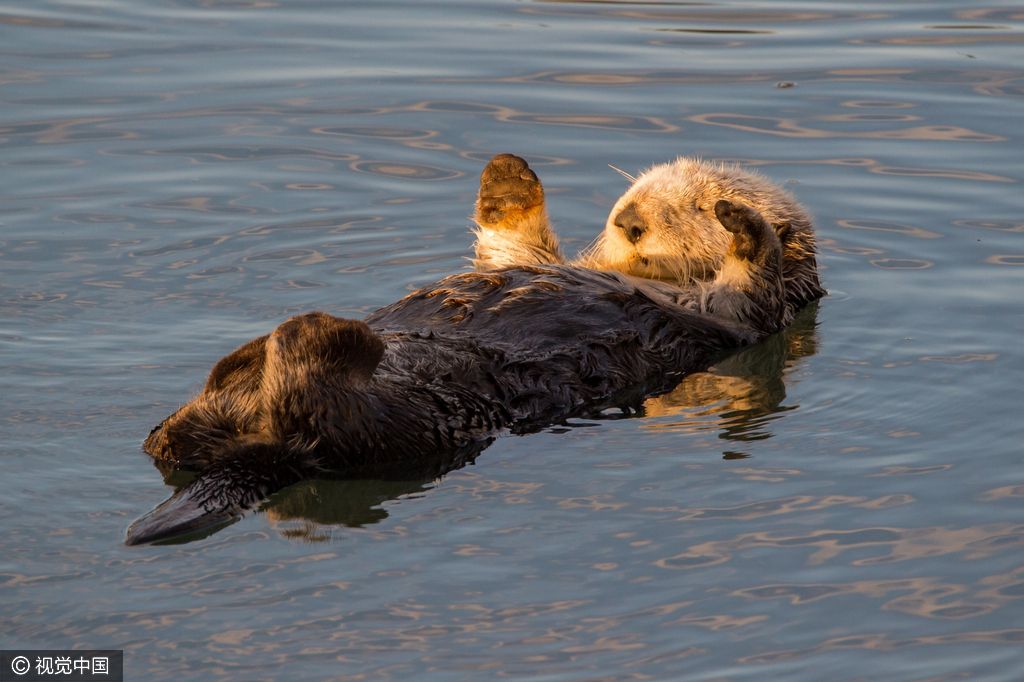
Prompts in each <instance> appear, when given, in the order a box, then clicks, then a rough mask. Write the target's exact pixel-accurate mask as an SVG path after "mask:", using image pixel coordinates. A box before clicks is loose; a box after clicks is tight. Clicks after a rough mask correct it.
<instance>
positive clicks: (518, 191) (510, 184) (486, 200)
mask: <svg viewBox="0 0 1024 682" xmlns="http://www.w3.org/2000/svg"><path fill="white" fill-rule="evenodd" d="M543 205H544V188H543V187H541V184H540V180H539V179H537V174H536V173H534V172H533V171H532V170H530V166H529V165H528V164H527V163H526V161H524V160H523V159H521V158H519V157H518V156H514V155H512V154H498V155H497V156H495V157H494V158H493V159H491V162H490V163H489V164H487V167H486V168H484V172H483V173H481V174H480V195H479V199H478V200H477V202H476V216H475V219H476V222H477V223H479V224H480V225H486V226H488V227H501V226H502V223H505V222H507V221H509V220H510V219H512V218H516V217H518V216H521V215H523V214H524V213H527V212H529V211H531V210H532V209H535V208H538V207H542V206H543Z"/></svg>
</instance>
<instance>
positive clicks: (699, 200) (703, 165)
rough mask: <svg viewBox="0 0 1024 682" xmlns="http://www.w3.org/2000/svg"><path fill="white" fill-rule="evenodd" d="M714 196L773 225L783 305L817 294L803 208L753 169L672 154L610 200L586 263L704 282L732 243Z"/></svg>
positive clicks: (810, 236)
mask: <svg viewBox="0 0 1024 682" xmlns="http://www.w3.org/2000/svg"><path fill="white" fill-rule="evenodd" d="M722 199H726V200H728V201H731V202H735V203H740V204H744V205H746V206H750V207H751V208H753V209H755V210H756V211H758V212H759V213H760V214H761V215H762V216H763V217H764V219H765V220H766V221H768V223H769V224H771V225H772V226H774V227H775V229H776V233H777V234H778V235H779V240H780V241H781V243H782V250H783V276H784V280H785V283H786V298H787V304H788V306H789V307H790V309H791V310H795V309H797V308H799V307H801V306H802V305H803V304H804V303H807V302H808V301H810V300H813V299H816V298H819V297H820V296H822V295H824V293H825V292H824V290H823V289H822V288H821V286H820V284H819V282H818V266H817V263H816V261H815V257H814V254H815V252H816V249H815V246H814V234H813V227H812V225H811V219H810V216H808V215H807V212H806V211H805V210H804V209H803V208H802V207H801V206H800V205H799V204H798V203H797V202H796V200H795V199H793V197H792V196H790V195H789V193H788V192H786V191H784V190H783V189H781V188H779V187H777V186H776V185H774V184H772V182H771V181H769V180H768V179H767V178H764V177H763V176H761V175H758V174H757V173H751V172H748V171H744V170H742V169H740V168H739V167H738V166H734V165H724V164H713V163H708V162H706V161H702V160H700V159H692V158H679V159H677V160H676V161H675V162H674V163H667V164H663V165H660V166H655V167H654V168H651V169H650V170H648V171H646V172H645V173H643V174H642V175H640V177H638V178H637V179H636V180H635V182H634V183H633V185H632V187H630V188H629V190H627V191H626V193H625V194H623V195H622V197H620V198H619V200H618V201H617V202H615V206H614V207H613V208H612V211H611V214H609V216H608V222H607V223H606V225H605V229H604V232H603V233H602V234H601V236H600V237H599V238H598V240H597V242H596V243H595V244H594V246H593V247H592V248H591V250H590V251H589V252H588V253H587V258H586V264H587V265H589V266H590V267H595V268H601V269H607V270H619V271H620V272H624V273H626V274H629V275H634V276H637V277H645V278H648V279H659V280H664V281H669V282H673V283H676V284H678V285H680V286H687V285H690V284H692V283H693V282H695V281H700V280H706V279H710V278H712V277H714V273H715V271H716V270H717V269H718V268H719V267H720V266H721V264H722V261H723V259H724V258H725V255H726V253H727V251H728V249H729V247H730V245H731V244H732V235H731V234H730V233H729V232H728V231H726V229H725V228H724V227H722V224H721V223H720V222H719V221H718V218H716V217H715V204H716V203H717V202H718V201H719V200H722Z"/></svg>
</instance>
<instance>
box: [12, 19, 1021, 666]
mask: <svg viewBox="0 0 1024 682" xmlns="http://www.w3.org/2000/svg"><path fill="white" fill-rule="evenodd" d="M0 32H2V35H3V39H2V42H0V56H2V61H0V104H2V106H0V166H2V170H0V173H2V178H3V183H2V186H0V272H2V279H0V357H2V367H3V401H2V402H0V420H2V421H0V423H2V426H0V429H2V431H0V434H2V445H0V458H2V459H0V462H2V468H3V472H4V475H3V493H2V495H0V530H2V531H3V533H2V534H0V604H2V608H0V644H2V648H5V649H14V648H36V649H47V648H76V649H83V650H84V649H124V650H125V665H126V670H127V671H128V672H127V676H126V679H132V680H135V679H147V680H178V679H204V680H224V681H227V680H326V679H331V680H356V679H370V678H373V679H416V680H444V681H448V680H480V679H489V678H497V677H504V678H512V679H523V680H559V681H562V680H565V681H583V680H642V679H654V680H688V681H689V680H692V681H695V682H696V681H701V682H711V681H713V680H716V681H717V680H730V681H736V682H738V681H743V680H764V679H769V680H792V681H796V682H802V681H806V682H816V681H818V680H825V679H827V680H835V681H837V682H846V681H849V682H853V681H854V680H876V681H877V680H884V681H892V682H920V681H923V680H961V679H970V680H986V681H989V680H992V681H995V680H1003V681H1010V680H1018V679H1021V678H1024V656H1022V654H1021V651H1022V650H1024V615H1022V614H1024V602H1022V598H1024V520H1022V516H1021V508H1022V498H1024V470H1022V467H1021V464H1022V450H1021V426H1020V425H1021V417H1022V415H1021V407H1020V405H1021V399H1020V386H1021V385H1022V384H1024V372H1022V369H1021V368H1022V367H1024V362H1022V360H1024V357H1022V356H1024V352H1022V350H1021V344H1020V338H1021V336H1022V333H1024V303H1022V300H1024V297H1022V296H1021V291H1022V289H1021V287H1022V284H1024V267H1022V266H1024V213H1022V209H1021V196H1022V194H1021V189H1020V183H1021V181H1022V180H1024V174H1022V172H1021V163H1020V159H1021V158H1024V149H1022V145H1021V139H1020V121H1021V119H1022V114H1024V107H1022V102H1024V100H1022V97H1024V52H1022V50H1021V47H1022V41H1024V11H1022V10H1021V8H1020V6H1019V5H1018V4H1015V3H1011V2H987V3H982V4H975V5H972V6H971V7H970V8H969V9H964V8H963V5H962V3H956V2H951V1H942V0H937V1H934V2H915V3H897V2H884V1H878V2H873V1H867V0H866V1H864V2H796V1H792V2H777V3H754V2H745V1H739V2H730V3H718V2H701V3H689V2H657V3H639V2H614V1H609V2H525V1H524V2H513V1H509V0H501V1H497V0H495V1H491V2H483V1H479V0H475V1H474V2H456V1H450V2H448V1H440V0H438V1H435V2H426V1H424V2H375V3H351V4H349V3H344V2H328V1H327V0H294V1H280V2H272V1H265V0H163V1H159V0H134V1H132V2H129V1H128V0H102V1H101V0H66V1H61V2H57V1H54V2H50V1H40V0H33V1H32V2H28V1H22V2H6V3H2V4H0ZM499 152H514V153H517V154H520V155H522V156H524V157H525V158H527V159H528V160H529V161H530V163H531V165H532V166H533V167H534V168H535V169H536V171H537V172H538V174H539V175H540V176H541V178H542V179H543V180H544V183H545V187H546V189H547V192H548V198H549V210H550V213H551V215H552V218H553V219H554V221H555V223H556V225H557V229H558V231H559V233H560V234H561V235H562V237H563V242H564V244H565V245H566V247H567V250H569V251H570V252H571V251H574V250H576V249H579V248H582V247H584V246H586V245H587V244H588V243H589V242H590V241H591V240H592V239H593V238H594V236H595V235H596V234H597V232H598V230H599V229H600V228H601V226H603V224H604V220H605V217H606V215H607V212H608V210H609V209H610V207H611V205H612V204H613V202H614V200H615V199H616V198H617V197H618V196H619V195H620V194H621V193H622V192H623V191H624V189H625V188H626V186H627V181H626V180H625V179H624V178H622V177H621V176H620V175H619V174H618V173H616V172H615V171H614V170H612V169H611V168H609V167H608V166H609V164H611V165H612V166H615V167H616V168H620V169H622V170H624V171H626V172H628V173H632V174H635V173H636V172H637V171H639V170H642V169H643V168H646V167H649V166H650V165H652V164H654V163H658V162H663V161H667V160H671V159H672V158H674V156H676V155H679V154H682V155H699V156H703V157H705V158H710V159H721V160H732V161H736V162H739V163H741V164H743V165H744V166H745V167H748V168H754V169H757V170H759V171H760V172H763V173H765V174H766V175H768V176H769V177H771V178H772V179H773V180H775V181H776V182H778V183H780V184H783V185H785V186H786V187H787V188H788V189H790V190H792V191H793V193H794V194H795V195H796V196H797V197H798V198H799V200H800V201H801V202H803V203H804V204H805V205H806V206H807V207H808V208H809V209H810V210H811V211H812V212H813V213H814V214H815V215H816V224H817V226H818V230H819V240H820V244H821V246H822V254H821V258H820V261H819V262H820V263H821V265H822V276H823V280H824V283H825V286H826V287H827V288H828V289H829V290H830V296H829V297H828V298H826V299H824V300H823V301H822V302H821V304H820V306H818V307H817V308H816V309H813V310H808V311H806V312H805V314H804V315H803V316H802V317H801V319H800V320H798V322H797V323H796V324H795V325H794V326H793V328H791V329H790V330H789V332H788V333H787V334H786V335H785V336H779V337H777V338H774V339H772V340H771V341H770V342H769V343H767V344H765V345H763V346H761V347H758V348H754V349H751V350H750V351H748V352H746V353H744V354H743V355H740V356H737V357H734V358H732V359H730V360H728V361H726V362H724V363H722V364H721V365H719V366H718V367H716V368H714V369H713V370H712V371H711V372H708V373H704V374H700V375H695V376H693V377H690V378H689V379H687V380H686V381H685V382H684V383H683V384H681V385H680V387H679V388H678V389H676V390H675V391H674V392H673V393H671V394H669V395H666V396H661V397H658V398H654V399H651V400H650V401H648V403H647V405H646V409H645V412H644V413H643V414H642V415H640V416H635V417H633V418H628V419H626V418H617V417H619V416H620V415H614V414H609V415H606V417H607V418H605V419H598V420H589V421H579V422H574V423H571V424H569V425H566V426H564V427H556V428H552V429H550V430H549V431H547V432H544V433H540V434H534V435H530V436H527V437H503V438H499V439H498V440H497V441H496V442H495V443H493V444H492V445H491V446H490V447H489V448H487V449H486V450H485V451H484V452H483V453H482V454H481V455H480V456H479V458H478V459H477V460H476V463H475V464H474V465H473V466H468V467H466V468H464V469H461V470H458V471H455V472H452V473H450V474H449V475H447V476H445V477H444V478H442V479H441V480H439V481H435V480H433V479H415V480H397V481H396V480H386V481H326V482H325V481H316V482H306V483H302V484H299V485H297V486H294V487H292V488H290V489H288V490H286V491H284V492H283V493H281V494H279V495H277V496H275V497H274V498H273V499H272V500H271V501H270V502H269V503H268V504H267V505H266V506H265V508H264V509H263V511H261V512H260V513H258V514H253V515H250V516H248V517H246V518H245V519H244V520H242V521H241V522H239V523H237V524H235V525H233V526H230V527H228V528H226V529H223V530H221V531H220V532H218V533H216V534H214V535H212V536H210V537H208V538H206V539H202V540H198V541H195V542H191V543H188V544H183V545H171V546H161V547H145V548H126V547H124V546H122V545H121V542H122V541H123V538H124V533H125V530H126V528H127V526H128V524H129V523H130V522H131V521H132V520H133V519H135V518H137V517H138V516H140V515H141V514H143V513H145V512H146V511H148V510H149V509H151V508H152V507H153V506H154V505H155V504H157V503H159V502H160V501H162V500H163V499H164V498H166V497H167V496H168V495H169V494H170V492H171V491H172V490H173V488H171V487H169V486H168V485H167V484H165V482H164V478H163V476H162V475H161V472H159V471H158V470H157V469H155V468H154V466H153V464H152V463H151V461H150V460H149V458H148V457H146V456H145V455H144V454H143V453H142V452H141V450H140V444H141V442H142V440H143V439H144V438H145V436H146V435H147V434H148V432H149V429H150V428H152V426H153V425H155V424H156V423H157V422H159V420H161V419H162V418H163V417H164V416H166V415H167V414H168V413H169V412H170V411H172V410H173V409H175V408H176V407H177V406H178V405H180V404H181V403H183V402H184V401H186V400H188V399H189V398H190V397H191V396H192V395H193V394H194V393H195V392H196V391H197V390H198V389H199V388H200V387H201V386H202V383H203V381H204V379H205V375H206V372H208V371H209V369H210V367H211V366H212V364H213V362H215V361H216V359H217V358H219V357H221V356H222V355H224V354H225V353H227V352H229V351H230V350H232V349H233V348H235V347H237V346H238V345H240V344H241V343H243V342H245V341H247V340H249V339H251V338H253V337H254V336H257V335H260V334H264V333H266V332H267V331H269V330H270V329H272V328H273V327H274V326H275V325H276V324H278V323H280V322H282V321H283V320H285V319H287V318H288V317H289V316H290V315H293V314H296V313H299V312H302V311H307V310H311V309H319V310H325V311H327V312H330V313H332V314H336V315H346V316H352V317H359V316H362V315H364V314H366V313H367V312H370V311H372V310H374V309H376V308H378V307H380V306H382V305H385V304H388V303H391V302H392V301H394V300H396V299H398V298H400V297H401V296H403V295H405V294H406V293H408V292H409V291H411V290H413V289H415V288H417V287H419V286H421V285H423V284H426V283H429V282H431V281H434V280H436V279H439V278H440V277H443V276H445V275H448V274H451V273H455V272H459V271H462V270H464V269H465V268H467V266H468V263H467V261H466V257H467V256H468V255H469V253H470V245H471V243H472V237H471V235H470V234H469V231H468V227H469V224H470V221H469V219H468V218H467V216H468V215H470V213H471V211H472V202H473V200H474V199H475V193H476V186H477V179H478V176H479V172H480V171H481V170H482V168H483V166H484V164H485V163H486V161H487V159H489V158H490V157H491V156H492V155H493V154H496V153H499ZM169 482H170V483H174V482H175V481H174V480H173V477H172V479H170V481H169Z"/></svg>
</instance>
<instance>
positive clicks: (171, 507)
mask: <svg viewBox="0 0 1024 682" xmlns="http://www.w3.org/2000/svg"><path fill="white" fill-rule="evenodd" d="M511 159H515V161H510V158H509V155H502V156H499V157H495V159H493V160H492V162H491V164H489V165H488V167H487V169H485V171H484V173H483V175H482V178H481V191H480V200H479V202H478V222H479V223H480V224H481V227H482V228H483V226H484V225H485V224H489V225H495V226H497V227H498V228H499V229H502V230H505V232H507V233H508V234H518V235H519V237H517V238H516V239H508V240H506V241H508V242H509V243H513V242H516V241H517V239H518V241H519V242H521V243H523V244H529V245H530V247H531V248H533V247H537V254H538V255H537V257H536V258H533V259H532V260H531V259H528V258H523V260H524V261H526V262H524V263H508V264H505V263H500V262H496V261H495V260H494V259H492V260H490V261H486V262H484V263H481V266H482V267H481V269H482V270H485V271H483V272H475V273H464V274H461V275H454V276H451V277H447V278H445V279H443V280H441V281H439V282H437V283H435V284H432V285H429V286H427V287H424V288H423V289H420V290H419V291H417V292H414V293H412V294H410V295H409V296H407V297H406V298H404V299H402V300H401V301H398V302H397V303H394V304H392V305H390V306H387V307H385V308H382V309H381V310H378V311H377V312H375V313H372V314H371V315H369V316H368V317H367V318H365V319H364V320H362V321H359V320H350V319H343V318H337V317H333V316H331V315H327V314H325V313H319V312H313V313H307V314H305V315H299V316H297V317H294V318H292V319H290V320H288V321H286V322H284V323H283V324H281V325H280V326H278V327H277V328H276V329H275V330H274V331H273V332H272V333H271V334H269V335H267V336H263V337H260V338H258V339H255V340H254V341H251V342H249V343H247V344H245V345H244V346H242V347H241V348H239V349H237V350H236V351H234V352H233V353H231V354H230V355H228V356H226V357H225V358H223V359H222V360H220V361H219V362H218V363H217V364H216V365H215V366H214V368H213V370H212V371H211V373H210V376H209V378H208V380H207V382H206V385H205V387H204V389H203V391H202V392H201V393H200V394H199V395H198V396H197V397H196V398H195V399H194V400H192V401H191V402H189V403H188V404H186V405H185V406H183V407H182V408H181V409H179V410H177V411H176V412H175V413H173V414H172V415H171V416H169V417H168V418H167V419H165V420H164V421H163V422H162V423H161V424H159V425H158V426H157V427H156V428H155V429H154V430H153V432H152V433H151V434H150V436H149V438H148V439H147V440H146V444H145V448H146V451H147V452H148V453H149V454H150V455H152V456H153V457H155V458H157V459H158V460H160V461H162V462H164V463H166V464H167V465H169V466H172V467H175V468H180V469H186V470H193V471H198V472H199V473H198V475H197V476H196V477H195V478H194V479H193V480H192V481H191V482H190V483H189V484H187V485H186V486H184V487H183V488H181V489H179V490H178V491H177V492H175V494H174V495H173V496H172V497H171V498H170V499H168V500H167V501H166V502H164V503H163V504H161V505H159V506H158V507H157V508H156V509H154V510H153V511H152V512H150V513H149V514H146V515H145V516H143V517H142V518H140V519H139V520H138V521H136V522H135V523H134V524H132V526H131V528H129V530H128V536H127V540H126V542H127V544H129V545H135V544H143V543H149V542H155V541H159V540H165V539H169V538H173V537H175V536H179V535H182V534H186V533H190V532H194V531H197V530H200V529H203V528H207V527H210V526H213V525H216V524H219V523H223V522H225V521H228V520H230V519H231V518H234V517H236V516H237V515H238V514H240V513H241V512H242V511H243V510H245V509H247V508H250V507H251V506H252V505H254V504H255V503H256V502H258V501H260V500H261V499H264V498H265V497H267V496H268V495H270V494H271V493H273V492H275V491H277V490H280V489H282V488H284V487H286V486H288V485H290V484H292V483H296V482H298V481H300V480H303V479H307V478H313V477H317V476H324V475H332V474H338V473H341V472H346V471H353V470H372V469H373V468H374V467H377V466H382V465H387V464H391V463H395V462H403V461H404V462H410V461H412V462H415V461H422V460H428V459H429V460H431V461H440V462H443V463H446V464H441V465H439V466H440V467H441V468H440V469H439V470H438V473H439V474H440V473H444V470H445V467H448V468H451V467H454V466H458V465H459V462H464V461H465V460H466V458H467V457H469V458H471V457H473V456H475V452H478V451H479V449H481V447H482V445H481V444H482V443H485V442H486V441H487V439H489V438H491V437H492V436H494V435H495V434H498V433H500V432H502V431H511V432H513V433H527V432H530V431H534V430H538V429H540V428H543V427H544V426H546V425H549V424H552V423H557V422H560V421H564V420H565V419H567V418H570V417H573V416H578V415H585V414H593V413H595V412H598V411H601V410H603V409H606V408H608V407H620V408H623V409H624V410H629V409H630V408H631V407H635V406H636V405H638V404H639V403H640V402H641V401H642V400H643V399H644V398H645V397H646V396H649V395H652V394H657V393H661V392H664V391H666V390H669V389H670V388H672V386H673V385H675V384H676V383H677V382H678V381H679V379H680V378H681V377H682V376H685V375H686V374H689V373H692V372H695V371H700V370H703V369H705V368H706V367H708V366H709V365H710V364H712V363H713V362H714V361H716V360H718V359H720V358H722V357H724V356H725V355H727V354H729V353H731V352H733V351H735V350H736V349H738V348H740V347H742V346H744V345H747V344H749V343H756V342H758V341H760V340H762V339H764V338H765V337H766V336H768V335H769V334H771V333H773V332H775V331H777V330H779V329H780V328H781V327H782V326H783V324H784V323H785V321H786V320H787V318H788V315H789V305H790V303H789V300H788V299H789V296H788V295H787V290H786V285H787V282H786V280H785V272H786V262H785V257H786V253H787V251H786V250H785V249H784V246H783V243H782V241H780V236H779V234H780V232H781V233H782V236H783V238H786V237H787V234H786V232H785V231H784V230H780V229H778V228H777V227H775V226H773V224H771V223H770V222H769V221H768V220H766V219H765V218H764V217H763V216H762V214H761V212H759V211H758V210H756V209H755V208H752V207H750V206H747V205H744V204H741V203H737V202H731V201H729V200H726V199H719V200H717V201H716V202H715V203H714V204H713V206H712V212H713V215H714V216H715V220H716V221H717V224H718V225H719V226H720V228H719V229H721V231H722V232H723V233H724V234H726V235H729V240H728V243H727V244H725V245H724V246H722V247H721V248H719V247H717V246H716V247H715V248H716V249H718V250H719V251H720V253H719V255H718V260H717V261H716V260H714V259H708V267H710V265H711V264H712V263H715V264H716V265H717V269H716V271H715V272H714V274H712V273H704V275H703V276H702V277H701V278H696V277H695V278H694V282H692V283H690V284H691V286H685V283H684V282H681V281H676V282H664V281H661V280H660V279H653V278H647V277H637V276H635V275H634V274H627V273H626V272H620V271H618V270H615V269H597V268H592V267H586V266H583V265H573V264H565V263H564V262H561V260H558V259H555V256H557V255H558V250H557V242H556V241H553V240H554V238H553V235H551V233H550V229H548V230H547V233H546V234H547V235H548V236H550V240H549V242H548V243H546V244H545V243H544V242H543V239H544V238H545V237H544V236H543V235H540V236H539V237H538V238H534V237H536V236H537V235H531V236H530V238H529V239H523V238H522V234H523V230H522V229H521V228H523V227H527V228H529V227H531V226H536V225H538V224H540V223H539V222H538V221H537V220H536V219H535V218H534V217H531V216H530V215H529V211H531V210H533V209H535V208H536V207H537V206H539V207H540V208H541V209H543V193H542V191H541V190H540V183H539V181H537V180H536V176H535V175H533V173H532V171H529V168H528V166H526V164H525V162H522V163H521V164H520V162H521V160H518V159H517V157H511ZM509 169H511V170H512V171H514V172H513V173H511V174H510V173H509V172H508V171H509ZM523 176H525V183H526V189H527V190H528V192H529V193H531V194H534V195H535V194H538V193H539V197H540V203H539V204H535V205H532V206H527V205H525V203H527V202H523V201H522V196H523V192H522V191H519V190H521V189H522V188H523V186H524V185H523V182H522V181H523ZM530 176H532V178H531V177H530ZM495 182H497V183H499V184H497V185H496V184H495ZM500 183H505V184H504V185H501V184H500ZM506 189H509V190H510V191H504V190H506ZM496 190H498V191H496ZM627 196H628V195H627ZM503 197H504V199H503ZM506 199H507V200H506ZM502 201H505V204H504V205H502ZM643 210H646V209H642V208H637V209H635V212H636V213H638V214H640V213H641V212H642V211H643ZM499 212H501V214H502V215H500V216H499V215H498V213H499ZM620 213H621V212H620ZM502 219H507V220H505V222H504V223H503V222H502ZM488 220H489V222H488ZM517 221H518V222H517ZM531 221H532V222H531ZM546 224H547V223H546V220H545V221H544V222H543V225H544V226H546ZM483 229H487V228H483ZM619 229H622V228H621V227H620V228H619ZM652 229H653V228H652ZM808 229H809V228H808ZM790 232H791V230H790ZM531 239H532V241H530V240H531ZM637 241H639V240H637ZM716 244H717V242H716ZM541 246H543V248H540V247H541ZM486 254H487V248H486V244H484V238H482V239H481V243H480V244H478V248H477V255H478V261H481V260H486V258H487V256H486ZM543 254H548V255H550V256H552V259H554V260H555V262H546V261H543V260H541V257H542V255H543ZM481 256H483V258H481ZM559 258H560V256H559ZM701 267H704V266H703V265H702V266H701ZM815 281H816V279H815ZM460 453H463V454H460ZM465 453H469V454H465Z"/></svg>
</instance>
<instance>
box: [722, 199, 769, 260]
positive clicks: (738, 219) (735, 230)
mask: <svg viewBox="0 0 1024 682" xmlns="http://www.w3.org/2000/svg"><path fill="white" fill-rule="evenodd" d="M715 215H716V216H717V217H718V221H719V222H720V223H722V227H724V228H725V229H727V230H729V232H732V234H733V253H734V254H735V255H736V257H737V258H740V259H742V260H748V261H751V262H758V261H763V260H764V259H765V258H766V257H767V256H768V255H769V254H771V253H772V252H775V251H778V250H780V248H781V246H780V244H779V239H778V237H777V236H776V234H775V231H774V230H772V228H771V226H770V225H769V224H768V222H767V221H766V220H765V219H764V218H763V217H761V214H760V213H758V212H757V211H755V210H754V209H752V208H750V207H749V206H744V205H743V204H735V203H732V202H729V201H726V200H725V199H722V200H721V201H719V202H718V203H716V204H715Z"/></svg>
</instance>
